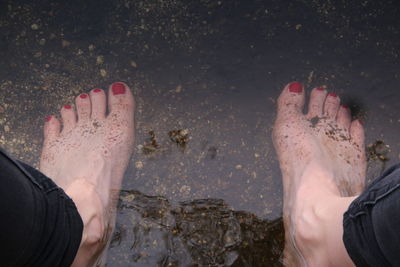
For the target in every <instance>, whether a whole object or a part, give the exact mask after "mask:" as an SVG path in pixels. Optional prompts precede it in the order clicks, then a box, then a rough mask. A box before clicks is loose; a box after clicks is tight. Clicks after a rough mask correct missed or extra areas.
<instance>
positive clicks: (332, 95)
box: [329, 93, 337, 97]
mask: <svg viewBox="0 0 400 267" xmlns="http://www.w3.org/2000/svg"><path fill="white" fill-rule="evenodd" d="M329 96H331V97H337V94H335V93H330V94H329Z"/></svg>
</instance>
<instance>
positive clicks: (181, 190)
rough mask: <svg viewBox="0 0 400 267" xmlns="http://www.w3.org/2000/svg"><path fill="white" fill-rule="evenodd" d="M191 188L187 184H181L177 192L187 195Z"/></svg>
mask: <svg viewBox="0 0 400 267" xmlns="http://www.w3.org/2000/svg"><path fill="white" fill-rule="evenodd" d="M191 190H192V189H191V188H190V186H188V185H183V186H182V187H181V188H180V189H179V192H181V193H182V194H185V195H188V194H189V193H190V191H191Z"/></svg>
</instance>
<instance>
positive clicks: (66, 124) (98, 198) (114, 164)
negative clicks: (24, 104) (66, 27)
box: [40, 83, 135, 266]
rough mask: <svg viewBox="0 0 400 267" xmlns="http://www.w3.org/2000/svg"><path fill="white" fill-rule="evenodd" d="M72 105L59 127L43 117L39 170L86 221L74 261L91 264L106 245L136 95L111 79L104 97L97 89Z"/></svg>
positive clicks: (125, 162) (130, 139)
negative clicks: (53, 183)
mask: <svg viewBox="0 0 400 267" xmlns="http://www.w3.org/2000/svg"><path fill="white" fill-rule="evenodd" d="M75 105H76V110H77V112H75V110H74V109H73V108H72V107H71V106H70V105H65V106H64V107H63V108H62V109H61V117H62V121H63V129H62V130H60V122H59V121H58V120H57V119H56V118H55V117H54V116H49V117H47V119H46V120H47V121H46V124H45V126H44V135H45V139H44V145H43V151H42V156H41V159H40V171H42V172H43V173H44V174H45V175H47V176H48V177H50V178H51V179H53V180H54V181H55V183H56V184H57V185H58V186H60V187H61V188H63V189H64V191H65V192H66V193H67V195H69V196H70V197H71V198H72V200H73V201H74V203H75V205H76V206H77V209H78V212H79V214H80V215H81V217H82V220H83V222H84V229H83V237H82V243H81V247H80V249H79V251H78V254H77V256H76V258H75V262H74V265H76V266H88V265H92V264H94V263H95V262H96V261H97V260H98V257H99V255H98V254H100V251H101V250H102V249H104V247H106V246H107V243H108V242H109V241H110V235H111V233H112V229H113V227H114V223H115V208H116V202H117V200H118V194H119V191H120V188H121V182H122V178H123V175H124V172H125V170H126V168H127V165H128V162H129V159H130V156H131V154H132V151H133V142H134V106H135V103H134V98H133V95H132V93H131V91H130V89H129V88H128V86H127V85H126V84H124V83H114V84H113V85H112V86H111V87H110V88H109V92H108V110H109V114H108V115H106V107H107V97H106V93H105V92H104V91H103V90H101V89H93V90H92V91H91V92H90V93H89V94H81V95H79V96H78V97H77V98H76V100H75Z"/></svg>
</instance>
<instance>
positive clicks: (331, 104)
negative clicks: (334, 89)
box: [324, 93, 340, 119]
mask: <svg viewBox="0 0 400 267" xmlns="http://www.w3.org/2000/svg"><path fill="white" fill-rule="evenodd" d="M339 105H340V98H339V97H338V95H337V94H335V93H329V94H328V96H327V97H326V99H325V104H324V115H325V116H327V117H328V118H331V119H335V118H336V116H337V113H338V110H339Z"/></svg>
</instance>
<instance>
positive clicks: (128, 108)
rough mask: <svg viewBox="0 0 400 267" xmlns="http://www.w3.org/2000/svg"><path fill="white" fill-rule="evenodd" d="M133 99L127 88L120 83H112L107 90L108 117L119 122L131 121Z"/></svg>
mask: <svg viewBox="0 0 400 267" xmlns="http://www.w3.org/2000/svg"><path fill="white" fill-rule="evenodd" d="M134 108H135V99H134V97H133V94H132V92H131V90H130V89H129V87H128V86H127V85H126V84H125V83H122V82H116V83H113V84H112V85H111V86H110V88H109V90H108V109H109V111H110V112H109V115H108V116H109V117H112V118H115V119H116V120H119V121H120V122H125V123H130V122H132V121H133V115H134V114H133V112H134Z"/></svg>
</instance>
